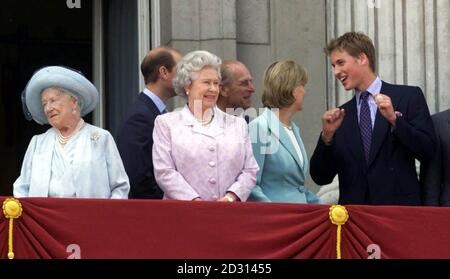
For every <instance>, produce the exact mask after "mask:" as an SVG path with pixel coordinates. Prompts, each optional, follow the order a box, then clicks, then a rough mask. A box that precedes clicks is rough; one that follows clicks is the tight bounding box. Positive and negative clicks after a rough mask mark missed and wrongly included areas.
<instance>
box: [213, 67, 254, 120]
mask: <svg viewBox="0 0 450 279" xmlns="http://www.w3.org/2000/svg"><path fill="white" fill-rule="evenodd" d="M220 75H221V76H222V82H221V84H220V93H219V98H218V99H217V107H218V108H219V109H220V110H222V111H224V112H227V113H230V114H233V115H236V116H244V118H245V121H246V122H247V123H248V122H249V120H250V118H249V115H246V114H245V113H244V111H245V110H246V109H248V108H250V107H251V106H252V100H251V97H252V94H253V93H254V92H255V85H254V84H253V78H252V75H251V74H250V71H249V70H248V69H247V67H246V66H245V65H244V64H243V63H242V62H239V61H237V60H225V61H223V62H222V66H221V67H220ZM254 117H256V115H255V116H254Z"/></svg>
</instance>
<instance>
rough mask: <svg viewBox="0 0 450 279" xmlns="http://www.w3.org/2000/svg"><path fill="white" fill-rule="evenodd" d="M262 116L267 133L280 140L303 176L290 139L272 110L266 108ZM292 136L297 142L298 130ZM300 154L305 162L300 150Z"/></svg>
mask: <svg viewBox="0 0 450 279" xmlns="http://www.w3.org/2000/svg"><path fill="white" fill-rule="evenodd" d="M264 115H265V117H266V119H267V126H268V128H269V131H270V132H271V133H272V134H273V135H274V136H275V137H276V138H278V139H279V140H280V143H281V145H282V146H283V147H284V148H286V150H287V151H288V152H289V154H291V156H292V157H293V158H294V160H295V162H296V163H297V166H298V167H299V169H300V170H301V171H302V174H303V175H304V170H303V168H302V166H301V164H300V159H299V158H298V156H297V152H296V151H295V148H294V146H293V144H292V142H291V139H290V138H289V135H288V134H287V133H286V131H284V128H283V125H282V124H281V122H280V120H279V119H278V117H277V116H276V115H275V113H273V112H272V110H271V109H268V108H266V110H265V111H264ZM291 124H292V122H291ZM294 134H296V135H295V137H296V139H297V141H298V140H299V138H300V136H299V135H297V134H298V128H297V130H296V132H294ZM298 143H299V145H300V146H302V145H303V144H300V143H301V141H298ZM301 149H302V148H301ZM302 154H303V158H304V159H305V160H304V161H306V157H305V154H304V153H303V150H302Z"/></svg>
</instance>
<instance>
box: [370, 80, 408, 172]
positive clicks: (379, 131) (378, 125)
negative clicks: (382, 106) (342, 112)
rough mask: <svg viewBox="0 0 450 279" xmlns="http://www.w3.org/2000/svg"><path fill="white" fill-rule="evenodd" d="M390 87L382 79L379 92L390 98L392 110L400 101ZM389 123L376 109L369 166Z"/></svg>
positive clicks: (388, 127)
mask: <svg viewBox="0 0 450 279" xmlns="http://www.w3.org/2000/svg"><path fill="white" fill-rule="evenodd" d="M391 90H392V88H390V86H389V84H387V83H385V82H384V81H382V86H381V92H380V93H382V94H384V95H387V96H389V97H390V98H391V101H392V106H393V108H394V111H395V110H396V109H397V108H398V104H399V102H400V97H399V95H398V94H393V92H392V91H391ZM390 127H391V126H390V124H389V122H388V121H387V120H386V118H384V116H382V115H381V113H380V111H379V110H378V109H377V113H376V116H375V125H374V128H373V133H372V144H371V145H370V153H369V165H368V166H369V167H370V165H371V164H372V163H373V161H374V159H375V157H376V155H377V154H378V152H379V151H380V149H381V145H382V144H383V141H384V140H385V138H386V134H387V133H388V132H389V129H390Z"/></svg>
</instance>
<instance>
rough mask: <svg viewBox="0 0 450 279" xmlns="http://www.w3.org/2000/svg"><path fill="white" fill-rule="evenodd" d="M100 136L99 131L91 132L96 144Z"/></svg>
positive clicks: (92, 139)
mask: <svg viewBox="0 0 450 279" xmlns="http://www.w3.org/2000/svg"><path fill="white" fill-rule="evenodd" d="M99 138H100V136H99V134H98V133H96V132H94V133H92V134H91V141H93V142H94V143H95V144H97V142H98V139H99Z"/></svg>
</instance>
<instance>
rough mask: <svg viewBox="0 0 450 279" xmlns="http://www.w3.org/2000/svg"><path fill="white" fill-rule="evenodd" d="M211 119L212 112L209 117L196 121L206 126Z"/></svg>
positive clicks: (212, 117) (212, 116)
mask: <svg viewBox="0 0 450 279" xmlns="http://www.w3.org/2000/svg"><path fill="white" fill-rule="evenodd" d="M213 119H214V114H213V115H211V117H210V118H209V119H205V120H204V119H202V120H198V122H200V123H201V124H202V125H203V126H206V125H208V124H209V123H211V122H212V120H213Z"/></svg>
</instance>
